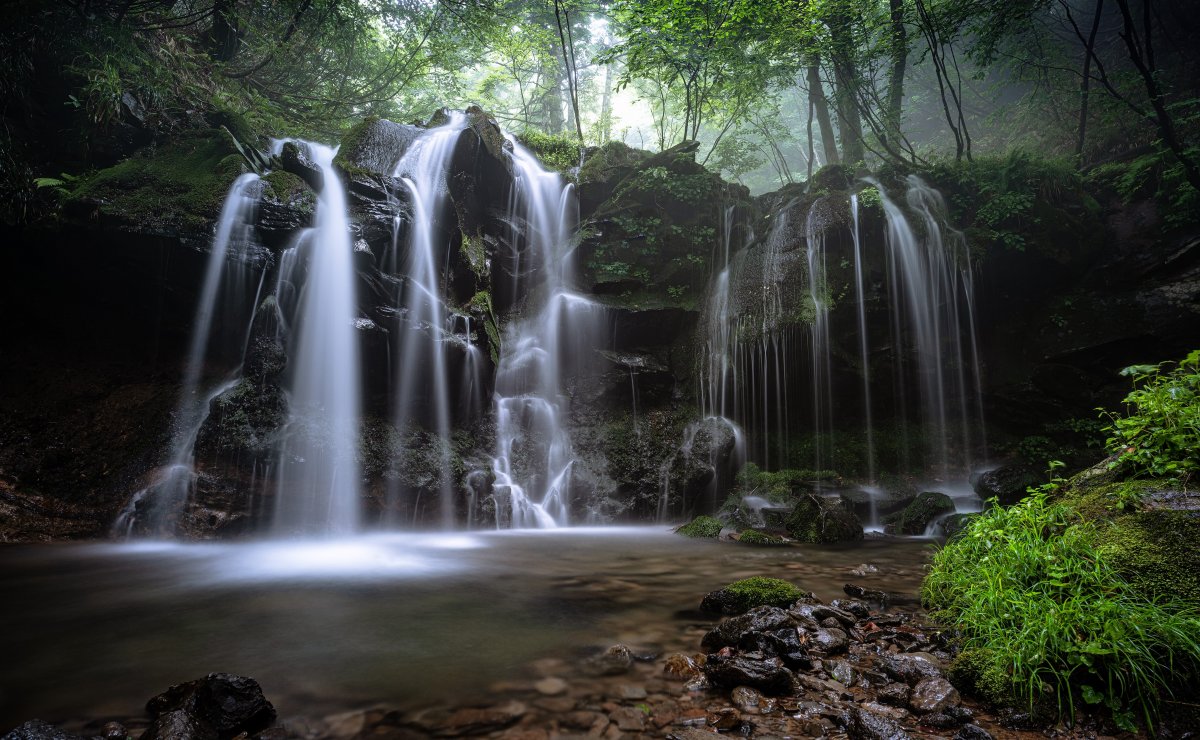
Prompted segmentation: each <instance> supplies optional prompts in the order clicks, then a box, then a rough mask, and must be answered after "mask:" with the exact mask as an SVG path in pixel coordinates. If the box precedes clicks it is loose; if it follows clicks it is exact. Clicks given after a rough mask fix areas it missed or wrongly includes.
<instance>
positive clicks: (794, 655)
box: [738, 627, 813, 670]
mask: <svg viewBox="0 0 1200 740" xmlns="http://www.w3.org/2000/svg"><path fill="white" fill-rule="evenodd" d="M738 649H739V650H742V651H743V652H760V653H764V654H766V655H769V656H775V657H778V658H781V659H782V660H783V662H784V664H785V665H786V666H787V667H789V668H802V669H805V670H807V669H809V668H812V665H813V663H812V658H811V657H810V656H809V653H808V645H806V644H805V643H804V642H803V641H802V640H801V639H800V633H799V632H798V631H797V630H796V629H795V628H792V627H784V628H783V629H778V630H774V631H772V632H751V633H749V634H747V635H746V636H744V637H743V638H742V639H741V640H739V641H738Z"/></svg>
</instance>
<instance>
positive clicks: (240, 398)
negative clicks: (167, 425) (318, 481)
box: [196, 378, 288, 462]
mask: <svg viewBox="0 0 1200 740" xmlns="http://www.w3.org/2000/svg"><path fill="white" fill-rule="evenodd" d="M287 408H288V407H287V398H286V397H285V395H284V393H283V390H282V389H280V388H279V387H278V386H277V385H275V384H273V383H265V384H259V383H256V382H254V381H252V380H250V379H248V378H247V379H242V380H240V381H238V382H237V384H235V385H234V386H233V387H232V388H230V389H229V390H227V391H225V392H224V393H222V394H220V395H219V396H217V397H216V398H214V399H213V400H212V403H210V404H209V410H208V418H207V419H205V420H204V424H203V425H202V426H201V427H200V432H199V435H198V436H197V438H196V457H197V459H200V460H208V461H212V460H216V459H220V460H224V461H228V462H236V461H238V460H241V461H243V462H249V461H252V460H254V459H262V458H263V457H265V456H267V455H269V454H271V452H272V451H273V450H274V448H275V446H276V444H277V443H278V440H279V434H280V431H281V429H282V427H283V424H284V422H285V420H286V419H287Z"/></svg>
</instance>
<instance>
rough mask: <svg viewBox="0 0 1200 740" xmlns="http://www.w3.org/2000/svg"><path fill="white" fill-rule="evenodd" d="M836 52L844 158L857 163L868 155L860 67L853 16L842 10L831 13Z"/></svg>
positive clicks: (837, 87)
mask: <svg viewBox="0 0 1200 740" xmlns="http://www.w3.org/2000/svg"><path fill="white" fill-rule="evenodd" d="M827 24H828V26H829V33H830V38H831V41H832V47H833V53H832V54H831V59H832V61H833V80H834V83H835V90H834V100H836V101H837V116H838V133H839V134H841V139H842V160H843V161H844V162H845V163H846V164H851V165H853V164H857V163H858V162H861V161H862V160H863V157H864V155H865V152H864V149H863V138H862V118H861V117H860V116H859V114H858V105H857V103H856V102H855V96H856V95H857V94H858V85H859V83H860V80H859V78H858V69H857V68H856V65H855V63H854V39H853V38H852V36H851V28H850V18H849V16H847V15H846V14H844V13H842V12H838V13H834V14H831V15H830V17H829V19H828V22H827Z"/></svg>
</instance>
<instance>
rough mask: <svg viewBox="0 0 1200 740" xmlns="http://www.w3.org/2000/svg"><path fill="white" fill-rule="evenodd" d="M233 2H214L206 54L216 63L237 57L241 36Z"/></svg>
mask: <svg viewBox="0 0 1200 740" xmlns="http://www.w3.org/2000/svg"><path fill="white" fill-rule="evenodd" d="M233 5H234V0H216V3H215V4H214V5H213V11H212V27H211V28H210V29H209V32H208V49H209V51H208V53H209V55H210V56H211V57H212V58H213V59H215V60H217V61H218V62H228V61H230V60H232V59H233V58H234V56H236V55H237V50H238V44H240V43H241V40H242V34H241V31H239V30H238V27H237V16H236V14H235V13H234V7H233Z"/></svg>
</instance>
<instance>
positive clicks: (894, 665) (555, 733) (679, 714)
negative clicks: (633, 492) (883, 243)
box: [4, 544, 1103, 740]
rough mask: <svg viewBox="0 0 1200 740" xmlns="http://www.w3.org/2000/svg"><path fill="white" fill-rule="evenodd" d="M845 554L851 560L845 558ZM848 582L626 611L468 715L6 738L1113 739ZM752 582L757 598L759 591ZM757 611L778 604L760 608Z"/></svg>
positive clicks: (113, 725)
mask: <svg viewBox="0 0 1200 740" xmlns="http://www.w3.org/2000/svg"><path fill="white" fill-rule="evenodd" d="M714 546H715V547H718V548H719V547H722V546H721V545H715V544H714ZM724 547H725V548H727V549H729V548H736V550H735V551H734V552H732V553H731V558H730V559H731V560H732V561H734V562H732V563H731V565H733V567H732V568H731V570H732V571H733V572H736V573H739V574H741V575H745V574H746V573H747V572H748V570H747V568H746V567H745V566H746V565H748V563H747V562H746V561H744V560H743V561H741V562H737V561H738V556H739V554H740V555H741V556H742V557H745V555H746V553H747V551H749V550H751V548H746V547H744V546H739V545H732V546H730V545H724ZM849 554H850V553H843V556H842V557H843V559H844V558H845V556H846V555H849ZM760 562H761V561H760ZM762 565H764V566H765V567H763V568H762V569H761V570H760V571H759V573H758V575H759V576H771V575H784V576H789V575H794V574H795V573H796V572H797V570H798V569H797V568H791V569H789V568H787V567H786V566H787V563H786V562H783V563H780V562H778V561H776V562H774V563H772V564H770V565H766V564H765V563H764V564H762ZM739 566H741V567H739ZM646 570H647V568H645V567H644V566H643V567H639V568H638V569H637V572H634V573H630V574H629V577H628V578H626V579H622V578H619V577H614V576H613V575H611V574H608V573H604V572H599V573H596V574H594V575H576V576H574V577H573V578H567V579H560V580H559V581H558V583H557V585H556V590H557V591H559V592H561V593H562V594H565V595H567V596H568V597H569V598H572V599H573V600H575V601H576V602H577V603H589V602H591V603H595V604H597V605H599V604H603V603H610V602H613V601H625V602H626V603H633V602H636V601H638V600H642V601H645V600H650V599H654V598H655V596H656V595H655V594H654V593H652V592H649V591H647V589H645V588H644V587H643V586H642V583H643V582H644V579H645V577H646V576H645V573H644V572H645V571H646ZM649 570H653V568H650V569H649ZM839 570H840V571H841V572H839V573H836V574H827V576H828V577H833V578H836V577H838V576H844V577H845V578H846V579H847V580H860V581H862V582H864V583H868V584H873V585H868V586H862V585H855V584H854V583H846V584H845V585H844V586H843V589H842V590H843V593H842V594H841V595H840V596H839V597H838V598H829V597H828V595H827V596H826V599H824V600H823V599H822V598H819V597H818V596H817V595H816V594H813V593H811V592H799V589H797V587H796V586H794V585H791V584H789V583H787V582H783V581H778V582H775V583H778V584H782V587H783V589H784V590H783V592H782V593H783V594H784V596H786V598H783V597H781V596H780V594H779V593H777V592H772V591H770V590H769V589H768V590H766V591H764V590H762V589H761V588H760V589H758V590H756V591H754V592H753V593H752V596H751V598H749V599H747V598H743V597H744V596H745V591H738V590H737V589H736V588H735V589H733V590H729V589H718V590H716V591H713V592H710V593H709V594H707V595H704V596H703V598H701V595H700V594H697V595H696V598H695V599H693V600H681V601H680V602H679V603H674V604H666V605H664V606H666V607H668V608H673V609H674V610H675V612H674V617H675V618H674V620H673V621H671V622H663V623H659V624H642V623H638V622H637V621H629V619H628V618H629V617H630V616H631V615H632V614H634V613H631V612H622V611H617V612H614V613H613V614H612V616H611V617H609V618H607V619H601V620H599V621H597V622H594V623H593V625H592V627H593V629H594V630H595V631H596V633H597V634H598V635H605V636H613V637H616V638H617V641H615V642H613V643H612V644H609V645H608V646H607V647H596V646H594V645H586V644H579V645H575V646H567V647H563V648H560V649H557V650H554V651H551V653H550V654H549V655H545V656H543V657H539V658H537V659H535V660H532V661H530V662H528V663H524V664H519V665H512V666H511V667H510V670H509V671H508V674H509V677H508V678H504V679H501V680H498V681H493V682H491V683H490V685H488V686H487V687H486V690H485V691H483V692H467V691H464V693H463V695H462V698H461V699H460V700H455V699H453V698H447V699H445V700H441V701H433V702H419V703H414V702H405V701H402V700H401V701H397V702H395V703H380V704H375V705H371V706H365V707H363V706H359V707H354V708H343V710H341V711H336V712H332V713H328V712H323V713H318V714H310V713H307V712H305V711H304V710H303V708H302V707H296V706H295V705H293V706H291V707H290V709H289V711H286V712H276V710H275V709H274V708H273V707H272V705H271V703H270V697H269V696H264V694H263V691H262V689H261V687H260V686H259V685H258V683H257V682H255V681H253V680H252V679H249V678H245V677H238V676H233V675H230V674H211V675H209V676H207V677H202V678H197V679H195V680H193V681H190V682H185V683H182V684H179V685H176V686H173V687H170V688H169V689H167V690H166V691H164V692H163V693H161V694H159V695H157V696H155V697H153V698H151V699H150V700H149V701H148V702H147V703H146V704H145V708H144V711H143V710H142V708H141V707H137V706H130V707H129V711H128V714H126V715H123V716H120V715H114V716H105V717H90V718H85V719H77V720H74V721H67V722H64V723H62V725H61V727H55V726H52V725H48V724H46V723H40V722H32V723H26V724H23V725H21V726H19V727H17V728H15V729H14V730H12V731H11V732H10V733H9V734H8V735H6V736H5V738H4V740H34V739H38V740H43V739H47V738H54V740H70V739H71V738H73V737H95V738H105V740H119V739H120V738H125V737H136V738H142V739H143V740H158V739H162V740H166V739H167V738H184V737H189V738H213V739H214V740H215V739H216V738H222V739H225V738H234V737H261V738H264V739H266V738H270V739H272V740H282V739H283V738H304V739H306V740H315V739H316V738H338V739H342V738H409V737H414V738H415V737H481V736H488V737H498V738H512V739H516V738H521V739H523V740H540V739H542V738H546V739H547V740H548V739H549V738H558V737H603V738H620V737H638V736H647V737H674V738H680V739H681V740H694V739H697V738H703V737H707V736H709V735H711V734H712V733H714V732H717V733H721V734H727V735H736V736H742V737H830V738H839V737H849V738H855V739H858V738H870V739H879V740H883V739H887V740H900V739H901V738H905V737H914V738H932V737H943V738H958V739H959V740H976V739H979V740H982V739H984V738H988V737H995V738H1023V737H1035V736H1036V737H1043V736H1046V733H1047V732H1048V733H1049V734H1050V735H1051V736H1060V737H1062V736H1068V737H1097V736H1099V735H1102V734H1103V733H1102V732H1101V731H1102V730H1103V727H1102V726H1100V725H1097V723H1096V722H1095V721H1094V720H1091V719H1088V718H1082V719H1081V721H1080V722H1079V723H1077V729H1075V730H1066V729H1065V728H1063V727H1058V728H1051V729H1050V730H1046V729H1045V727H1044V723H1043V726H1042V727H1041V728H1039V729H1038V730H1037V731H1034V730H1031V729H1029V727H1031V725H1030V719H1029V717H1028V715H1024V714H1022V713H1019V712H1018V713H1014V712H1009V713H1006V714H996V713H993V712H990V711H988V710H987V709H985V708H983V707H981V706H979V705H978V704H976V703H974V702H972V701H971V700H970V699H969V698H968V697H965V696H964V695H963V692H962V691H960V688H962V687H955V686H954V685H953V682H952V680H951V677H950V676H951V674H950V671H949V670H948V669H949V664H950V661H951V658H952V652H953V646H952V644H951V642H950V640H949V639H948V638H947V636H946V635H945V634H944V633H943V632H942V631H941V630H939V629H938V627H937V626H936V625H934V624H932V623H931V622H929V621H928V619H927V617H926V616H925V615H924V614H922V612H921V610H920V609H919V607H918V606H917V605H916V604H915V603H914V598H913V594H912V593H911V592H907V593H888V592H887V591H884V590H882V588H881V584H879V583H878V581H879V580H885V579H880V578H879V577H878V576H879V575H880V574H881V572H883V573H886V572H888V571H890V570H892V569H891V567H889V566H888V565H887V564H886V563H881V564H880V566H876V565H874V564H873V563H861V564H858V565H856V566H855V567H853V568H847V567H845V566H842V567H841V568H840V569H839ZM660 575H661V574H660ZM885 578H886V577H885ZM754 580H755V583H756V585H757V586H762V585H763V584H764V583H766V581H765V579H762V578H755V579H754ZM712 585H714V586H719V585H720V584H719V583H713V584H712ZM767 585H770V583H767ZM667 592H668V593H671V590H670V589H668V590H667ZM797 592H798V593H797ZM826 594H828V591H826ZM671 598H673V599H674V598H679V597H678V596H672V597H671ZM755 600H758V601H764V600H765V601H770V602H774V604H771V603H767V604H761V605H757V606H751V605H752V603H753V602H754V601H755ZM747 607H750V608H747ZM720 612H725V616H722V614H721V613H720ZM621 614H624V618H625V621H624V622H623V623H622V622H621V621H620V620H621V616H620V615H621ZM583 642H585V643H586V640H584V641H583ZM180 678H181V679H183V678H187V677H186V676H181V677H180ZM462 679H463V684H464V685H469V684H470V683H471V681H470V680H469V678H468V677H467V676H463V677H462ZM164 688H165V687H164Z"/></svg>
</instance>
